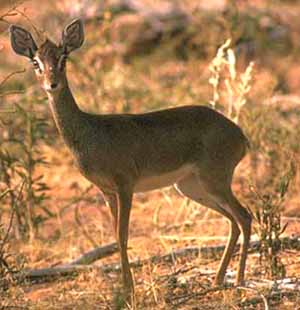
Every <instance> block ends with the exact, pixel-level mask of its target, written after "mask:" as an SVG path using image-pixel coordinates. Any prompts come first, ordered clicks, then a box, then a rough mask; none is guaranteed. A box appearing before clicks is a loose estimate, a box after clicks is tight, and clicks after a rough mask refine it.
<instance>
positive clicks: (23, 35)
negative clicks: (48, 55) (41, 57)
mask: <svg viewBox="0 0 300 310" xmlns="http://www.w3.org/2000/svg"><path fill="white" fill-rule="evenodd" d="M9 32H10V42H11V46H12V48H13V50H14V51H15V52H16V53H17V54H19V55H22V56H26V57H28V58H31V59H32V58H33V57H34V55H35V53H36V51H37V49H38V48H37V46H36V44H35V42H34V40H33V38H32V35H31V34H30V32H28V31H27V30H25V29H23V28H22V27H19V26H16V25H12V26H10V28H9Z"/></svg>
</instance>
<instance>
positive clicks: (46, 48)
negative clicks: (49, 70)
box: [38, 38, 60, 58]
mask: <svg viewBox="0 0 300 310" xmlns="http://www.w3.org/2000/svg"><path fill="white" fill-rule="evenodd" d="M59 49H60V47H59V46H57V45H56V44H55V43H53V42H52V41H51V40H49V39H48V38H47V39H46V40H45V42H44V43H43V44H42V45H41V46H40V47H39V49H38V53H39V56H41V57H43V58H47V57H53V56H54V57H55V56H57V52H58V50H59Z"/></svg>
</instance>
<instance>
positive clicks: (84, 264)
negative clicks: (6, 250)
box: [21, 237, 300, 281]
mask: <svg viewBox="0 0 300 310" xmlns="http://www.w3.org/2000/svg"><path fill="white" fill-rule="evenodd" d="M281 242H282V248H283V249H294V250H300V239H299V238H290V237H285V238H282V239H281ZM259 246H260V242H259V241H254V242H251V244H250V247H249V250H248V251H249V252H250V253H253V252H255V251H257V250H258V248H259ZM224 249H225V246H224V245H220V246H209V247H201V248H200V247H186V248H181V249H178V250H175V251H172V252H170V253H168V254H165V255H154V256H151V257H150V258H147V259H143V260H140V259H139V260H136V261H133V262H131V263H130V266H131V268H139V267H142V266H144V265H147V264H149V263H152V264H157V263H170V262H171V263H173V262H175V261H176V260H177V259H180V258H183V257H189V258H190V259H191V258H193V257H199V256H202V257H206V258H211V257H215V256H216V255H218V254H221V253H222V252H223V251H224ZM238 250H239V245H237V247H236V249H235V254H234V255H236V254H237V253H238ZM117 251H118V248H117V245H116V244H115V243H112V244H109V245H107V246H104V247H101V248H97V249H94V250H92V251H90V252H88V253H86V254H84V255H82V256H81V257H79V258H78V259H76V260H74V261H72V262H71V263H68V264H64V265H61V266H56V267H53V268H44V269H36V270H27V271H24V272H23V274H22V275H21V276H22V278H23V279H26V280H30V281H34V280H37V279H41V278H47V277H48V278H49V277H56V276H69V275H76V274H78V273H80V272H87V271H91V270H95V269H96V270H99V271H101V272H103V273H109V272H119V271H120V270H121V266H120V264H109V265H102V266H97V265H95V266H92V265H89V264H91V263H93V262H95V261H96V260H98V259H101V258H104V257H107V256H110V255H112V254H114V253H116V252H117Z"/></svg>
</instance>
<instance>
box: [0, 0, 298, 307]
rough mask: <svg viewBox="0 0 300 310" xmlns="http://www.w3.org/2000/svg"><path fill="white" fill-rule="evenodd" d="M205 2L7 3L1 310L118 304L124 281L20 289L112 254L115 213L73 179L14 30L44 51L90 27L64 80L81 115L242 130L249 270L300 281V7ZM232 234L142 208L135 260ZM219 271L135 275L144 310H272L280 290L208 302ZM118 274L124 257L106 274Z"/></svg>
mask: <svg viewBox="0 0 300 310" xmlns="http://www.w3.org/2000/svg"><path fill="white" fill-rule="evenodd" d="M128 3H129V5H128ZM209 3H210V4H207V3H206V1H199V0H195V1H194V0H189V1H188V0H186V1H180V2H179V1H167V0H166V1H165V0H155V1H146V0H143V1H92V0H91V1H88V0H78V1H69V0H63V1H52V2H51V3H50V2H48V1H43V2H41V1H36V0H30V1H24V2H12V1H1V4H0V56H1V57H0V68H1V71H0V111H1V113H0V222H1V226H0V278H1V282H0V286H1V290H0V296H1V297H2V298H0V308H1V307H2V308H3V309H5V307H12V306H18V307H23V308H25V309H26V308H30V309H65V308H66V309H68V308H70V309H81V308H82V307H83V306H84V307H85V308H86V309H95V308H97V309H111V308H114V307H116V305H117V297H118V288H119V275H118V274H117V273H109V274H102V273H101V272H99V271H93V272H89V273H83V274H81V275H80V276H78V277H75V278H69V279H67V280H66V279H63V280H60V281H55V282H53V283H43V284H34V285H32V283H26V282H25V283H24V282H22V283H20V281H19V280H18V279H19V278H18V277H16V276H15V275H16V274H19V271H20V270H24V268H25V269H26V268H39V267H47V266H53V265H57V264H60V263H64V262H67V261H70V260H72V259H73V258H75V257H78V256H80V254H82V253H83V252H86V251H88V250H89V249H91V248H93V247H95V246H100V245H104V244H107V243H110V242H113V241H114V234H113V231H112V226H111V221H110V216H109V210H108V208H106V207H105V204H104V201H103V199H102V197H101V195H100V194H99V193H98V191H97V189H96V188H95V187H93V186H91V185H90V184H89V183H88V182H87V181H86V180H85V179H84V178H83V177H81V176H80V175H79V173H78V172H77V170H76V168H75V167H74V166H73V161H72V157H71V156H70V154H69V152H68V150H67V149H66V147H65V146H64V145H63V143H62V141H61V139H60V138H59V136H58V133H57V130H56V129H55V127H54V123H53V121H52V117H51V115H50V111H49V109H48V106H47V99H46V96H45V94H44V93H43V91H42V90H40V87H39V85H38V84H37V82H36V80H35V78H34V74H33V70H32V68H31V66H30V64H28V62H27V61H26V59H22V58H20V57H17V56H16V55H15V54H14V53H13V51H12V49H11V47H10V43H9V38H8V31H7V30H8V27H9V25H10V24H11V23H18V24H20V25H23V26H24V27H26V28H27V29H29V30H30V31H32V33H33V34H34V36H35V38H36V40H37V41H38V42H39V43H41V42H42V41H43V39H44V37H45V36H46V35H48V36H49V37H50V38H51V39H53V40H55V41H56V42H58V41H59V38H60V34H61V30H62V28H63V26H64V25H65V24H66V23H67V22H69V21H70V20H71V19H72V18H74V17H77V16H82V17H83V18H84V20H85V33H86V42H85V45H84V47H83V48H82V49H81V50H79V51H77V52H76V53H74V55H72V57H71V59H70V61H69V63H68V76H69V81H70V84H71V87H72V90H73V92H74V93H75V97H76V98H77V102H78V103H79V105H80V107H81V108H82V109H83V110H85V111H89V112H93V113H123V112H126V113H127V112H130V113H140V112H145V111H151V110H156V109H162V108H166V107H172V106H181V105H189V104H205V105H214V106H215V108H216V109H218V110H219V111H221V112H223V113H224V114H226V115H229V116H230V117H231V118H232V119H234V120H235V121H237V122H238V123H239V125H240V126H241V127H242V128H243V130H244V131H245V133H246V134H247V136H248V137H249V139H250V141H251V150H250V152H249V154H248V155H247V157H246V158H245V159H244V160H243V162H242V163H241V164H240V165H239V168H238V170H237V172H236V176H235V180H234V184H233V189H234V191H235V192H236V193H237V195H238V197H239V199H240V200H241V201H242V203H243V204H244V205H245V206H247V207H248V208H249V209H251V210H252V213H253V216H254V218H255V219H256V221H255V222H256V224H255V225H256V226H255V229H254V231H253V235H252V240H260V241H261V243H260V248H259V249H258V251H254V253H253V254H251V255H250V257H249V261H248V266H247V279H249V280H250V279H251V280H253V281H258V282H259V281H260V282H264V283H266V281H267V279H269V280H271V279H282V278H289V279H296V280H297V278H298V275H299V271H300V270H299V263H300V261H299V255H298V254H299V252H298V251H297V249H295V248H293V247H292V248H291V247H290V248H289V249H288V250H287V249H284V248H283V244H282V242H281V240H282V239H280V238H282V237H284V236H285V237H288V236H289V237H291V236H292V237H293V238H294V239H295V240H296V239H297V238H296V237H297V236H298V235H299V231H300V230H299V225H298V222H299V210H300V199H299V190H300V187H299V185H300V175H299V159H300V145H299V136H300V126H299V115H300V106H299V105H300V78H299V74H300V66H299V59H300V44H299V41H300V40H299V39H300V7H299V5H298V2H297V1H292V0H290V1H268V0H263V1H229V0H228V1H225V0H223V1H222V0H214V1H210V2H209ZM130 4H131V5H130ZM228 38H230V39H231V42H230V43H229V42H227V43H225V42H226V41H227V39H228ZM224 43H225V45H224ZM221 46H223V48H222V49H220V47H221ZM218 51H219V52H218ZM216 55H217V56H216ZM252 62H253V63H252ZM216 227H217V229H216ZM227 234H228V226H227V223H226V221H225V219H224V218H222V217H220V216H219V215H218V214H215V213H214V212H212V211H210V210H208V209H206V208H204V207H202V206H200V205H196V204H194V203H192V202H189V201H187V200H185V199H184V198H182V197H180V196H178V194H177V193H176V192H175V191H174V190H173V189H172V188H167V189H162V190H160V191H156V192H150V193H144V194H138V195H136V196H135V200H134V208H133V212H132V218H131V226H130V242H129V247H130V249H129V255H130V258H131V259H132V260H136V259H138V258H141V259H144V258H147V257H149V256H151V255H160V254H161V255H162V254H164V253H167V252H170V251H172V250H173V249H177V248H182V247H184V246H187V245H189V246H198V247H204V246H207V245H216V244H224V243H225V241H226V238H227ZM219 259H220V255H216V257H215V258H213V259H212V258H209V259H207V258H204V257H199V256H196V257H191V258H188V257H185V258H183V259H181V260H176V261H174V262H173V263H150V262H149V263H148V264H145V265H143V267H141V268H137V269H135V270H134V276H135V282H136V287H137V308H138V309H154V308H156V309H219V308H220V309H221V308H222V309H263V308H264V305H263V303H262V300H263V299H261V298H258V299H257V298H256V296H260V294H263V295H265V296H269V297H270V296H271V291H272V290H273V289H274V287H273V288H272V285H273V284H274V283H273V282H272V283H273V284H272V285H271V284H270V285H271V286H270V287H269V288H266V286H263V288H261V289H260V288H256V289H255V290H252V291H249V290H237V289H236V288H228V287H226V290H225V288H224V290H219V291H214V290H212V289H211V282H212V276H213V273H214V272H215V270H216V266H217V264H218V263H219ZM116 261H118V256H117V255H113V256H111V257H109V258H106V259H104V260H103V261H101V264H108V263H111V262H116ZM235 268H236V260H235V259H234V261H233V262H232V263H231V265H230V269H231V270H234V269H235ZM231 280H232V279H231V277H230V274H229V275H228V282H230V281H231ZM270 283H271V282H270ZM273 286H274V285H273ZM272 293H273V291H272ZM180 296H181V298H180ZM276 296H277V295H276ZM278 296H279V297H278ZM278 296H277V297H276V299H273V298H271V297H270V300H269V304H271V305H272V307H273V308H272V309H295V308H297V307H299V305H300V300H299V292H298V290H294V291H293V293H292V294H287V295H286V294H283V293H282V294H279V295H278ZM255 298H256V299H255ZM95 305H97V306H95ZM200 305H201V306H200ZM270 309H271V308H270Z"/></svg>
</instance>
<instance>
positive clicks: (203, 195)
mask: <svg viewBox="0 0 300 310" xmlns="http://www.w3.org/2000/svg"><path fill="white" fill-rule="evenodd" d="M176 188H177V190H178V191H179V192H180V193H182V194H183V195H184V196H186V197H188V198H190V199H192V200H194V201H196V202H198V203H201V204H202V205H205V206H206V207H208V208H210V209H212V210H214V211H216V212H218V213H220V214H222V215H223V216H225V217H226V219H227V220H228V221H229V223H230V233H229V238H228V241H227V244H226V247H225V250H224V253H223V256H222V258H221V262H220V265H219V268H218V271H217V273H216V278H215V284H216V285H222V284H223V282H224V277H225V274H226V269H227V267H228V265H229V262H230V259H231V257H232V254H233V252H234V249H235V246H236V243H237V240H238V238H239V235H240V229H239V227H238V225H237V223H236V221H235V220H234V218H233V217H232V215H231V214H230V213H229V212H227V211H226V210H225V209H222V207H221V206H220V205H219V204H218V203H217V202H216V201H215V200H214V199H212V198H211V196H210V195H209V194H208V193H207V192H206V190H205V188H204V187H203V186H201V182H199V180H198V178H197V177H196V176H194V175H193V176H190V177H188V178H186V179H184V180H181V181H180V182H178V183H177V184H176Z"/></svg>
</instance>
